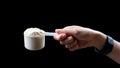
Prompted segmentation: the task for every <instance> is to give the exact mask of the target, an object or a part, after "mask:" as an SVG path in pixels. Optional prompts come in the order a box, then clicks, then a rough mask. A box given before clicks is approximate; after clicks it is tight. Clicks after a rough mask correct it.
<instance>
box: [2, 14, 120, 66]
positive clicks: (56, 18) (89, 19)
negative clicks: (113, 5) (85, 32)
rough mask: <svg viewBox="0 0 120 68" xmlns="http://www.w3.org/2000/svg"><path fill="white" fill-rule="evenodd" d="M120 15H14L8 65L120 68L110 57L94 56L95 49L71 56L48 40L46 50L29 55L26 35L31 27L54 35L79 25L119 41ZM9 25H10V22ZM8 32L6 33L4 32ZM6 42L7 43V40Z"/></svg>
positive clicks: (60, 46) (7, 50) (5, 50)
mask: <svg viewBox="0 0 120 68" xmlns="http://www.w3.org/2000/svg"><path fill="white" fill-rule="evenodd" d="M117 15H118V14H117V13H116V14H114V13H113V14H109V13H107V12H105V13H104V14H103V13H94V14H92V13H90V14H80V15H79V14H68V15H63V14H58V15H57V14H49V15H47V14H19V13H17V14H14V15H11V14H10V15H8V16H6V17H7V18H6V19H7V23H6V22H5V23H3V24H5V25H6V24H7V33H9V35H10V36H9V39H7V41H8V42H9V43H8V44H10V45H8V46H7V47H6V46H5V47H6V49H3V50H4V51H3V52H5V53H4V56H5V60H7V61H6V62H5V63H8V64H9V63H11V65H13V66H14V65H17V66H22V65H26V66H38V67H40V66H44V67H46V66H57V67H59V66H62V67H64V66H75V67H82V66H83V67H86V66H91V67H95V65H99V66H100V67H104V66H113V67H114V66H117V63H115V62H114V61H112V60H111V59H109V58H108V57H106V56H104V55H101V54H98V53H96V52H94V49H93V48H85V49H81V50H77V51H74V52H70V51H69V50H67V49H66V48H64V46H62V45H60V44H59V42H58V41H55V40H54V39H53V38H52V37H46V40H45V41H46V42H45V48H44V49H42V50H39V51H29V50H27V49H25V48H24V39H23V32H24V30H25V29H27V28H29V27H38V28H41V29H43V30H45V31H52V32H54V30H55V29H56V28H63V27H65V26H69V25H80V26H84V27H89V28H92V29H95V30H99V31H101V32H104V33H106V34H108V35H111V36H112V37H113V38H114V39H116V40H118V41H120V38H119V35H120V32H119V26H118V24H119V22H120V21H119V17H118V16H117ZM8 21H9V22H8ZM5 30H6V29H5ZM5 40H6V39H5Z"/></svg>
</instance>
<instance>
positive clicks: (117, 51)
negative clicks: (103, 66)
mask: <svg viewBox="0 0 120 68" xmlns="http://www.w3.org/2000/svg"><path fill="white" fill-rule="evenodd" d="M107 56H108V57H110V58H111V59H113V60H114V61H116V62H117V63H119V64H120V43H119V42H118V41H116V40H114V46H113V49H112V51H111V52H110V53H109V54H108V55H107Z"/></svg>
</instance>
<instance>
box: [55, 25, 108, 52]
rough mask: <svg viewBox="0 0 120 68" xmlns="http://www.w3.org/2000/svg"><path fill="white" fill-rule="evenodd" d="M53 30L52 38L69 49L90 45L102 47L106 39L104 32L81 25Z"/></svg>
mask: <svg viewBox="0 0 120 68" xmlns="http://www.w3.org/2000/svg"><path fill="white" fill-rule="evenodd" d="M55 32H56V34H55V35H54V39H55V40H57V41H59V42H60V44H61V45H65V47H66V48H68V49H69V50H70V51H74V50H77V49H81V48H86V47H92V46H94V47H96V48H98V49H102V45H104V43H105V39H106V35H105V34H103V33H101V32H99V31H96V30H93V29H90V28H85V27H81V26H67V27H65V28H63V29H56V30H55Z"/></svg>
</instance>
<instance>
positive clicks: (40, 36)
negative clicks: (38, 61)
mask: <svg viewBox="0 0 120 68" xmlns="http://www.w3.org/2000/svg"><path fill="white" fill-rule="evenodd" d="M24 45H25V48H26V49H28V50H40V49H42V48H44V46H45V31H44V30H41V29H39V28H28V29H26V30H25V31H24Z"/></svg>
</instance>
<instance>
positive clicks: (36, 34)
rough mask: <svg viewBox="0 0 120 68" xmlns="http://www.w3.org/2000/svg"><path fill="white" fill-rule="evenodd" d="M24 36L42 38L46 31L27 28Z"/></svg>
mask: <svg viewBox="0 0 120 68" xmlns="http://www.w3.org/2000/svg"><path fill="white" fill-rule="evenodd" d="M24 35H25V36H28V37H41V36H44V35H45V31H44V30H42V29H39V28H27V29H26V30H25V31H24Z"/></svg>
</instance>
